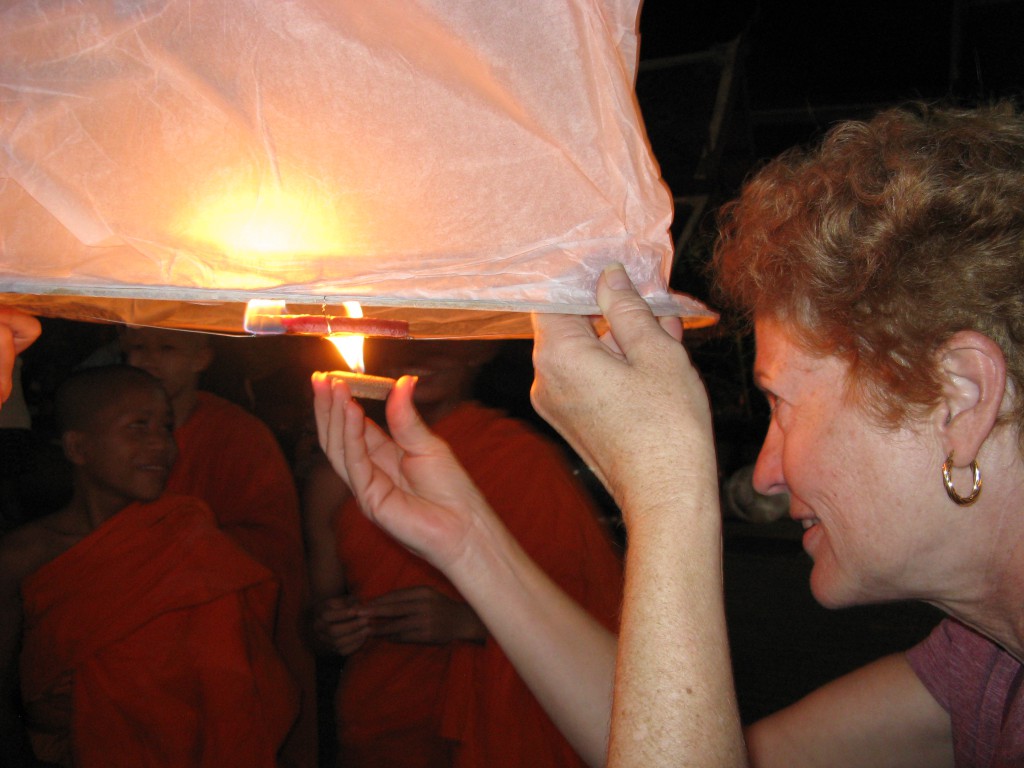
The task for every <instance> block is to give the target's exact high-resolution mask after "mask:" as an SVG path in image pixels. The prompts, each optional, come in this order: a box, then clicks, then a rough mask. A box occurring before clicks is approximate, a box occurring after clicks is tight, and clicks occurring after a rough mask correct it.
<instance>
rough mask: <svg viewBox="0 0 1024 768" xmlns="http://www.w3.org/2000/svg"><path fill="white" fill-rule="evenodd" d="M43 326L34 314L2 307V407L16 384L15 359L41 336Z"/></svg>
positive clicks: (0, 326) (0, 377)
mask: <svg viewBox="0 0 1024 768" xmlns="http://www.w3.org/2000/svg"><path fill="white" fill-rule="evenodd" d="M41 332H42V327H41V326H40V325H39V321H38V320H36V318H34V317H33V316H32V315H29V314H26V313H24V312H22V311H21V310H18V309H12V308H10V307H0V407H2V404H3V403H4V402H6V401H7V398H8V397H10V396H11V389H12V388H13V386H14V382H13V379H12V376H13V374H14V360H15V358H17V356H18V355H20V354H21V353H22V352H24V351H25V350H26V349H28V348H29V347H30V346H31V345H32V342H34V341H35V340H36V339H37V338H39V334H40V333H41Z"/></svg>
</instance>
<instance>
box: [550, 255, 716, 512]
mask: <svg viewBox="0 0 1024 768" xmlns="http://www.w3.org/2000/svg"><path fill="white" fill-rule="evenodd" d="M597 301H598V304H599V306H600V307H601V311H602V313H603V314H604V317H605V318H606V320H607V321H608V324H609V330H608V331H607V332H605V333H604V334H602V335H600V336H598V334H597V332H596V330H595V329H594V326H593V323H592V322H591V320H590V319H589V318H586V317H582V316H571V315H548V314H535V315H534V332H535V336H536V341H535V345H534V367H535V371H536V378H535V380H534V385H533V391H532V393H531V398H532V400H533V404H534V407H535V408H536V409H537V412H538V413H539V414H540V415H541V416H543V417H544V418H545V419H546V420H547V421H548V422H549V423H550V424H551V425H552V426H554V427H555V428H556V429H557V430H558V431H559V433H561V435H562V436H563V437H564V438H565V439H566V440H567V441H568V442H569V444H570V445H572V447H573V448H574V449H575V450H576V452H577V453H578V454H579V455H580V456H581V457H582V458H583V460H584V461H586V463H587V464H588V465H589V466H590V467H591V469H593V470H594V472H595V473H596V474H597V476H598V478H599V479H600V480H601V481H602V482H603V483H604V484H605V487H606V488H608V490H609V491H610V492H611V493H612V495H613V496H614V497H615V499H616V501H617V502H618V503H619V505H620V506H624V502H626V501H627V500H628V496H629V495H630V494H631V493H633V492H634V491H633V490H631V489H642V490H643V492H644V493H649V492H651V491H655V492H656V491H657V488H658V486H659V485H664V484H666V483H669V482H675V481H677V480H678V479H679V476H680V471H683V472H688V473H692V472H707V471H708V470H709V466H710V468H711V471H714V447H713V439H712V433H711V412H710V407H709V405H708V400H707V394H706V392H705V390H704V385H703V383H702V382H701V380H700V377H699V375H698V374H697V372H696V370H694V368H693V366H692V365H691V364H690V360H689V357H688V356H687V354H686V351H685V349H684V348H683V346H682V344H681V343H680V342H681V339H682V323H681V322H680V320H679V318H677V317H667V318H660V319H657V318H655V317H654V315H653V314H652V313H651V310H650V308H649V307H648V305H647V303H646V302H645V301H644V300H643V299H642V298H641V297H640V295H639V294H638V293H637V292H636V290H635V289H634V288H633V285H632V283H631V282H630V281H629V278H628V276H627V275H626V272H625V270H624V269H623V268H622V266H621V265H618V264H616V265H612V266H610V267H608V268H607V269H606V270H605V272H604V274H602V275H601V278H600V279H599V280H598V285H597Z"/></svg>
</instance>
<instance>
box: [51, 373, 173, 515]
mask: <svg viewBox="0 0 1024 768" xmlns="http://www.w3.org/2000/svg"><path fill="white" fill-rule="evenodd" d="M173 429H174V418H173V415H172V412H171V405H170V401H169V400H168V397H167V394H166V393H165V392H164V391H163V390H162V389H161V388H159V387H157V386H142V387H130V388H126V390H125V391H124V392H123V393H119V397H117V398H116V399H115V400H114V401H113V402H111V403H110V404H109V405H107V406H106V407H104V408H102V409H100V410H99V411H98V412H97V413H96V414H95V415H94V416H93V417H92V418H91V419H90V420H89V423H88V427H87V428H85V429H82V430H77V431H74V432H69V433H68V434H67V435H66V436H65V439H66V441H67V442H66V443H65V449H66V450H67V452H68V458H69V459H71V461H72V463H73V464H75V465H76V467H77V469H78V473H79V475H80V476H81V478H82V479H83V481H84V482H86V483H87V484H88V485H89V486H90V487H91V489H92V493H93V494H94V495H97V494H98V495H100V496H101V497H102V498H104V499H106V500H107V501H109V502H110V506H111V507H113V508H115V509H118V508H121V507H124V506H127V505H128V504H130V503H131V502H134V501H143V502H145V501H154V500H155V499H157V498H159V497H160V495H161V494H163V492H164V488H165V487H166V485H167V478H168V476H169V475H170V472H171V467H172V466H173V465H174V460H175V458H176V457H177V447H176V446H175V443H174V438H173V436H172V433H173Z"/></svg>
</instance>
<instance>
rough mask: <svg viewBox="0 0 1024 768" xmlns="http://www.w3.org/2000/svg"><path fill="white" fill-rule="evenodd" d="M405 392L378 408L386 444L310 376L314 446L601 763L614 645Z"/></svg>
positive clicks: (338, 388) (406, 387)
mask: <svg viewBox="0 0 1024 768" xmlns="http://www.w3.org/2000/svg"><path fill="white" fill-rule="evenodd" d="M414 385H415V382H414V381H413V380H412V379H409V378H403V379H400V380H399V382H398V384H397V386H396V388H395V391H394V392H393V394H392V396H391V398H390V400H389V401H388V404H387V415H388V424H389V427H390V432H391V435H392V437H388V436H387V435H385V434H384V432H383V431H381V430H380V429H379V428H378V427H377V426H376V425H375V424H373V423H372V422H371V421H369V420H367V419H365V417H364V415H363V413H362V410H361V409H360V407H359V406H358V405H357V404H356V403H355V402H354V401H353V400H352V399H351V398H350V397H349V393H348V391H347V390H346V388H345V386H344V384H342V383H337V384H335V385H333V388H332V385H331V383H330V381H329V380H328V379H327V378H326V377H324V376H319V375H314V380H313V386H314V392H315V395H316V400H315V408H316V415H317V426H318V429H319V435H320V440H321V445H322V446H323V447H324V450H325V452H326V454H327V456H328V458H329V459H330V460H331V463H332V465H333V466H334V467H335V469H336V470H337V471H338V472H339V474H341V475H342V476H343V477H344V478H345V479H346V481H347V482H348V483H349V485H350V487H351V488H352V489H353V491H354V492H355V494H356V496H357V497H358V498H359V500H360V505H361V507H362V509H363V510H364V512H365V513H366V514H367V515H368V516H369V517H370V518H371V519H372V520H374V522H376V523H377V524H378V525H380V526H381V527H382V528H383V529H384V530H386V531H388V532H389V533H390V534H391V535H392V536H394V537H395V538H397V539H398V540H399V541H401V542H402V543H403V544H404V545H405V546H407V547H409V548H410V549H411V550H413V551H414V552H416V553H417V554H419V555H420V556H422V557H424V558H426V559H427V560H428V561H429V562H431V563H432V564H433V565H435V566H436V567H438V568H439V569H440V570H441V571H443V572H444V574H445V575H446V576H447V577H448V578H449V579H450V580H451V582H452V583H453V584H454V585H455V587H456V588H457V589H458V590H459V592H460V593H461V594H462V596H463V597H464V598H465V599H466V600H467V602H469V604H470V605H471V606H473V608H474V610H475V611H476V612H477V615H478V616H479V617H480V618H481V620H482V621H483V622H484V624H485V625H486V627H487V629H488V631H489V632H490V633H491V635H492V636H493V637H494V638H495V639H496V640H497V641H498V642H499V643H500V644H501V646H502V649H503V651H504V652H505V654H506V655H507V656H508V657H509V659H510V660H511V661H512V663H513V665H515V667H516V669H517V671H518V672H519V674H520V675H521V676H522V678H523V680H524V681H525V682H526V684H527V685H528V686H530V688H531V690H532V691H533V692H534V695H536V696H537V698H538V700H539V701H540V702H541V704H542V705H543V706H544V707H545V708H546V709H547V710H548V712H549V714H550V715H551V717H552V720H553V721H554V722H555V723H556V725H558V727H559V728H560V729H561V730H562V732H563V733H565V735H566V737H567V738H568V739H569V741H570V743H572V744H573V746H574V747H575V748H576V749H577V751H579V752H580V754H581V755H582V756H583V757H584V759H586V760H587V761H588V762H589V763H591V764H593V765H600V764H603V762H604V758H605V751H606V750H605V744H606V740H607V729H608V722H609V716H610V708H611V689H612V680H613V674H614V663H615V638H614V636H613V635H612V634H611V633H609V632H608V631H607V630H606V629H604V627H602V626H601V625H600V624H599V623H598V622H597V621H596V620H594V619H593V618H592V617H591V616H590V615H589V614H588V613H587V612H586V611H584V610H583V609H582V608H581V607H580V606H579V605H577V604H576V603H575V602H574V601H573V600H572V599H570V598H569V597H568V596H567V595H565V594H564V593H563V592H562V591H561V590H560V589H559V588H558V587H557V586H556V585H555V584H554V583H553V582H552V581H551V580H550V579H549V578H548V577H547V575H546V574H545V573H544V572H543V571H542V570H541V569H540V568H538V567H537V565H536V564H535V563H534V562H533V561H532V560H531V559H530V558H529V556H528V555H527V554H526V553H525V552H524V551H523V550H522V548H521V547H520V546H519V545H518V543H517V542H516V541H515V539H514V538H513V537H512V536H511V534H509V532H508V531H507V530H506V528H505V527H504V525H503V524H502V523H501V521H500V520H499V519H498V518H497V516H496V515H495V514H494V512H493V511H492V510H491V508H490V506H489V505H488V504H487V502H486V501H485V499H484V498H483V496H482V494H481V493H480V492H479V491H478V490H477V489H476V487H475V486H474V485H473V483H472V481H471V480H470V478H469V477H468V475H466V473H465V472H464V470H463V469H462V468H461V466H460V465H459V464H458V462H457V461H456V459H455V458H454V456H453V455H452V453H451V451H450V450H449V449H448V446H447V445H446V444H445V443H444V442H443V441H442V440H440V439H439V438H437V437H436V436H435V435H433V434H432V433H431V432H430V431H429V430H428V429H427V427H426V425H425V424H424V423H423V422H422V421H421V420H420V418H419V416H418V415H417V413H416V411H415V409H414V407H413V405H412V392H413V387H414ZM392 438H393V439H392Z"/></svg>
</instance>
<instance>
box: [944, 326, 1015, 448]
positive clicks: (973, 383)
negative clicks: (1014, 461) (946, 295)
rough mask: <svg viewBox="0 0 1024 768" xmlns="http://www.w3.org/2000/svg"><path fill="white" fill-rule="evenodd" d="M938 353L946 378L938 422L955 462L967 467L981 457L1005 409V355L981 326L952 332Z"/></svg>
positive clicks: (945, 444) (946, 446) (945, 445)
mask: <svg viewBox="0 0 1024 768" xmlns="http://www.w3.org/2000/svg"><path fill="white" fill-rule="evenodd" d="M936 356H937V360H938V366H939V375H940V377H941V383H942V400H941V403H940V406H939V408H937V409H936V414H935V420H936V427H937V428H938V429H939V430H940V435H941V439H942V442H943V447H944V450H945V451H946V453H947V454H949V453H953V454H954V457H955V458H954V464H955V465H956V466H966V465H968V464H970V463H971V461H972V460H974V459H975V458H977V455H978V451H979V450H980V448H981V445H982V443H984V442H985V440H986V438H987V437H988V436H989V434H990V433H991V432H992V429H993V427H994V426H995V424H996V421H997V420H998V418H999V414H1000V411H1001V410H1002V408H1003V397H1004V395H1005V393H1006V359H1005V358H1004V357H1003V351H1002V350H1001V349H1000V348H999V345H998V344H996V343H995V342H994V341H992V339H990V338H989V337H988V336H985V335H984V334H982V333H978V332H977V331H958V332H957V333H955V334H953V336H951V337H950V338H949V339H948V340H947V341H946V342H945V343H944V344H943V345H942V346H941V347H940V348H939V350H938V352H937V353H936Z"/></svg>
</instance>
